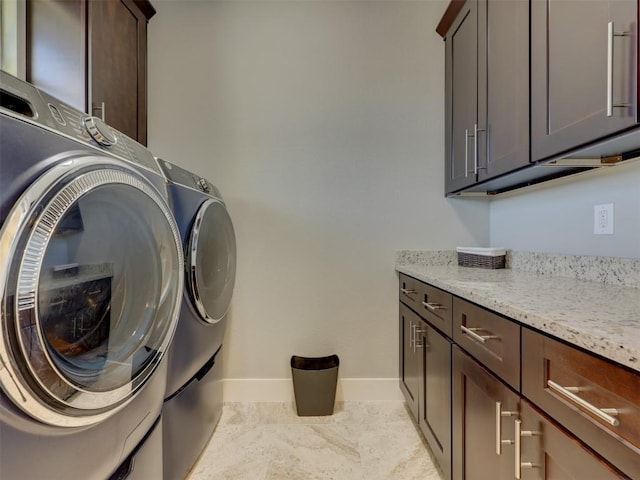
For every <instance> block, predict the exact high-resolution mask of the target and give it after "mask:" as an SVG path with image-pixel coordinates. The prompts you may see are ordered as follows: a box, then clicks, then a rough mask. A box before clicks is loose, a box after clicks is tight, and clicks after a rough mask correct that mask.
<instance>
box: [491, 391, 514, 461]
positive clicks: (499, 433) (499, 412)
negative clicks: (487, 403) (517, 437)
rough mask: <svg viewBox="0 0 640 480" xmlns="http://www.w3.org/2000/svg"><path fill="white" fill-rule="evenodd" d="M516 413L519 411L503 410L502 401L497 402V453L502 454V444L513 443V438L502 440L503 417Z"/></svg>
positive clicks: (512, 415)
mask: <svg viewBox="0 0 640 480" xmlns="http://www.w3.org/2000/svg"><path fill="white" fill-rule="evenodd" d="M516 415H518V412H510V411H507V410H505V411H502V402H496V455H502V445H513V440H502V418H503V417H515V416H516Z"/></svg>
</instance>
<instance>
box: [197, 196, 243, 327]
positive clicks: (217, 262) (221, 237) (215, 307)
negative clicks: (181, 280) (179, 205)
mask: <svg viewBox="0 0 640 480" xmlns="http://www.w3.org/2000/svg"><path fill="white" fill-rule="evenodd" d="M187 252H188V259H187V268H188V285H189V293H190V295H191V300H192V302H193V305H194V307H195V309H196V310H197V312H198V314H199V315H200V318H202V320H204V321H205V322H207V323H217V322H219V321H220V320H222V318H223V317H224V316H225V314H226V313H227V311H228V310H229V305H230V303H231V297H232V296H233V287H234V285H235V281H236V237H235V234H234V232H233V224H232V223H231V217H229V214H228V213H227V209H226V207H225V206H224V204H223V203H222V202H221V201H220V200H216V199H209V200H206V201H205V202H204V203H203V204H202V205H201V206H200V208H199V209H198V213H197V214H196V218H195V220H194V222H193V227H192V228H191V235H190V237H189V244H188V245H187Z"/></svg>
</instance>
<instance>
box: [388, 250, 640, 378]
mask: <svg viewBox="0 0 640 480" xmlns="http://www.w3.org/2000/svg"><path fill="white" fill-rule="evenodd" d="M396 270H397V271H398V272H401V273H405V274H407V275H409V276H411V277H414V278H417V279H419V280H422V281H424V282H426V283H429V284H431V285H433V286H435V287H439V288H441V289H443V290H447V291H449V292H451V293H453V294H454V295H457V296H459V297H462V298H464V299H467V300H469V301H471V302H474V303H477V304H478V305H482V306H484V307H486V308H488V309H490V310H493V311H495V312H497V313H500V314H502V315H505V316H507V317H509V318H512V319H514V320H517V321H519V322H521V323H522V324H524V325H530V326H532V327H534V328H537V329H539V330H542V331H544V332H547V333H548V334H550V335H553V336H555V337H558V338H561V339H563V340H566V341H567V342H569V343H572V344H574V345H577V346H580V347H583V348H585V349H587V350H589V351H591V352H594V353H597V354H599V355H601V356H603V357H605V358H609V359H611V360H614V361H616V362H618V363H620V364H622V365H626V366H628V367H630V368H632V369H634V370H636V371H638V372H640V288H635V287H626V286H619V285H612V284H610V283H601V282H594V281H586V280H580V279H576V278H567V277H559V276H553V275H547V274H537V273H533V272H530V271H525V270H519V269H503V270H486V269H478V268H465V267H458V266H457V265H456V264H455V253H454V252H428V253H419V252H414V253H412V254H409V255H407V254H404V255H396Z"/></svg>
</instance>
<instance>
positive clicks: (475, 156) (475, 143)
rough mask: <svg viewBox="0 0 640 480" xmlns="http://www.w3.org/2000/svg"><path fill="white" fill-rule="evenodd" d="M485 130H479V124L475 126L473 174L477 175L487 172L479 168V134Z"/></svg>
mask: <svg viewBox="0 0 640 480" xmlns="http://www.w3.org/2000/svg"><path fill="white" fill-rule="evenodd" d="M484 131H485V129H484V128H478V124H477V123H474V124H473V174H474V175H477V174H478V170H486V169H485V168H484V167H479V166H478V132H484Z"/></svg>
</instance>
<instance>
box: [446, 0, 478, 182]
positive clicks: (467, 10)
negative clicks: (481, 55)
mask: <svg viewBox="0 0 640 480" xmlns="http://www.w3.org/2000/svg"><path fill="white" fill-rule="evenodd" d="M445 55H446V62H445V99H446V100H445V101H446V106H445V122H446V123H445V135H446V138H445V175H446V177H445V190H446V192H447V193H450V192H455V191H457V190H460V189H462V188H464V187H467V186H469V185H472V184H474V183H475V181H476V176H475V175H474V174H473V162H474V155H477V143H476V140H477V137H474V136H473V135H474V132H475V131H476V130H477V128H478V3H477V2H476V1H475V0H471V1H468V2H466V3H465V5H464V6H463V7H462V10H461V11H460V13H459V14H458V17H457V19H456V21H455V22H454V23H453V25H452V26H451V28H450V29H449V32H448V33H447V36H446V38H445Z"/></svg>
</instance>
